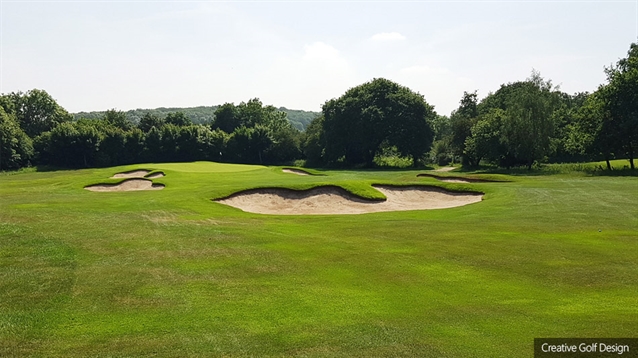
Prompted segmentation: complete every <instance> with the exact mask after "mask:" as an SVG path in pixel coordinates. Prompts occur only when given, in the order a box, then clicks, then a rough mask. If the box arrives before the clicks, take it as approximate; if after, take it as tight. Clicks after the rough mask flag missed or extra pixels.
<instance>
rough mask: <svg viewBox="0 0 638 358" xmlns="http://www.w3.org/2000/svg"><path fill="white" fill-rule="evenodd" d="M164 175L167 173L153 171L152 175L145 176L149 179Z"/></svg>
mask: <svg viewBox="0 0 638 358" xmlns="http://www.w3.org/2000/svg"><path fill="white" fill-rule="evenodd" d="M163 176H165V174H164V173H163V172H157V173H153V174H151V175H147V176H145V178H147V179H157V178H161V177H163Z"/></svg>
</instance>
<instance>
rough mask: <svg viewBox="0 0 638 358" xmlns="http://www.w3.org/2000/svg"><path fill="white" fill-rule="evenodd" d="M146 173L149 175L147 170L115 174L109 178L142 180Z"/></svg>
mask: <svg viewBox="0 0 638 358" xmlns="http://www.w3.org/2000/svg"><path fill="white" fill-rule="evenodd" d="M148 173H150V172H149V171H148V170H134V171H131V172H124V173H117V174H115V175H113V176H112V177H111V178H113V179H117V178H143V177H144V176H145V175H146V174H148Z"/></svg>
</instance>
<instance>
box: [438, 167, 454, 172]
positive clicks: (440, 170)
mask: <svg viewBox="0 0 638 358" xmlns="http://www.w3.org/2000/svg"><path fill="white" fill-rule="evenodd" d="M454 169H456V168H455V167H441V168H439V169H434V171H435V172H451V171H452V170H454Z"/></svg>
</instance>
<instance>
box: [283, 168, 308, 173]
mask: <svg viewBox="0 0 638 358" xmlns="http://www.w3.org/2000/svg"><path fill="white" fill-rule="evenodd" d="M281 171H282V172H284V173H289V174H297V175H310V173H308V172H306V171H303V170H300V169H292V168H285V169H282V170H281Z"/></svg>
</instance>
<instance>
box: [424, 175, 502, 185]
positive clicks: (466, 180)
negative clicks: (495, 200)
mask: <svg viewBox="0 0 638 358" xmlns="http://www.w3.org/2000/svg"><path fill="white" fill-rule="evenodd" d="M417 177H428V178H434V179H436V180H440V181H444V182H446V183H493V182H495V181H494V180H488V179H479V178H463V177H453V176H447V177H442V176H438V175H434V174H417Z"/></svg>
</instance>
